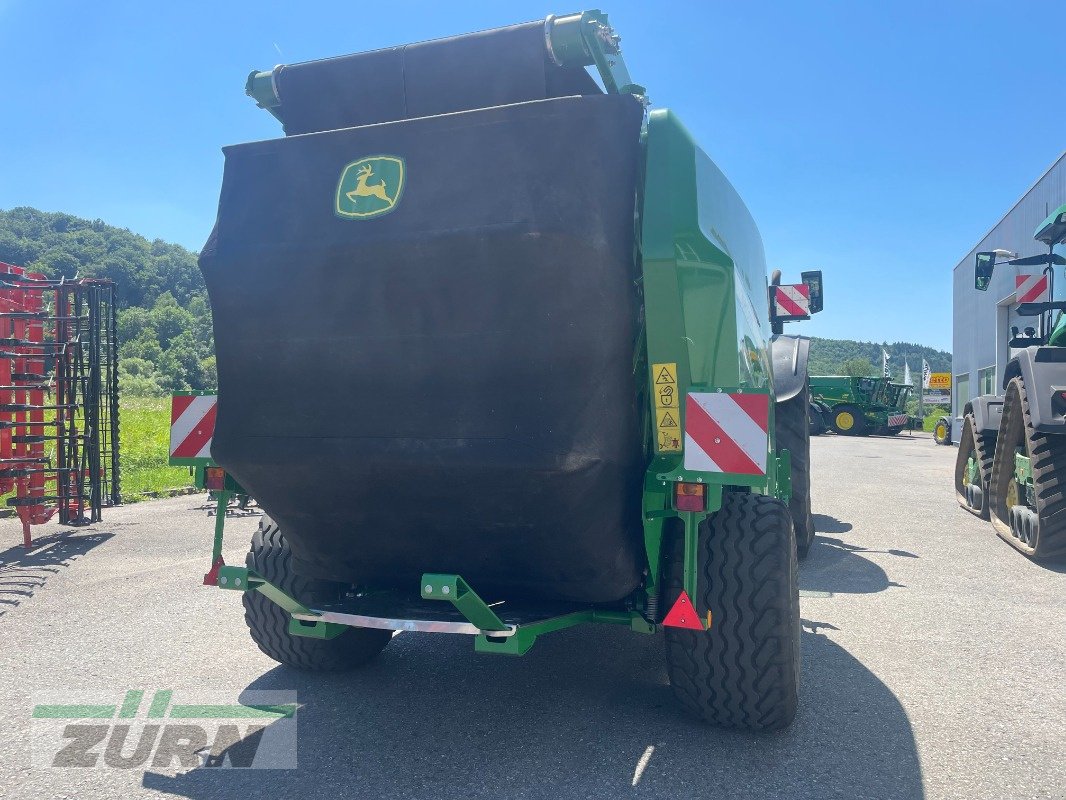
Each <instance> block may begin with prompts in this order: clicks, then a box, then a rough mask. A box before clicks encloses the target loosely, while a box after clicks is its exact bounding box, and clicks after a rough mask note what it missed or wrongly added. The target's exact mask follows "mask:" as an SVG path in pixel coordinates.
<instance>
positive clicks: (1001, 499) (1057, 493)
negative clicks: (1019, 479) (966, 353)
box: [988, 378, 1066, 559]
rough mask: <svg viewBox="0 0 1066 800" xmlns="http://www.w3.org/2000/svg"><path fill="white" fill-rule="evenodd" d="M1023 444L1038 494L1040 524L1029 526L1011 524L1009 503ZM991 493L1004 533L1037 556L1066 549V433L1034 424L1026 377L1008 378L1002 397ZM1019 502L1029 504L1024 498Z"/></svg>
mask: <svg viewBox="0 0 1066 800" xmlns="http://www.w3.org/2000/svg"><path fill="white" fill-rule="evenodd" d="M1019 447H1021V448H1023V449H1025V450H1026V452H1028V454H1029V458H1030V459H1031V464H1032V470H1033V488H1034V490H1035V491H1034V494H1035V496H1036V508H1035V509H1033V511H1035V512H1036V519H1035V523H1036V524H1033V525H1031V526H1027V528H1026V529H1025V530H1024V531H1023V530H1021V529H1020V527H1019V526H1016V525H1012V519H1011V513H1010V511H1009V508H1008V505H1007V493H1008V487H1009V484H1010V482H1011V481H1012V479H1013V478H1014V452H1015V449H1016V448H1019ZM988 495H989V502H988V506H989V511H990V512H991V514H992V526H993V527H994V528H995V529H996V533H998V534H999V536H1000V538H1002V539H1003V540H1004V541H1006V542H1009V543H1010V544H1011V545H1013V546H1014V547H1015V548H1017V549H1018V550H1020V551H1021V552H1023V553H1025V555H1027V556H1029V557H1031V558H1034V559H1042V558H1055V557H1057V556H1061V555H1064V554H1066V435H1062V434H1048V433H1042V432H1040V431H1037V430H1036V429H1035V428H1033V423H1032V418H1031V416H1030V413H1029V399H1028V396H1027V394H1026V388H1025V384H1024V383H1023V381H1022V379H1021V378H1013V379H1012V380H1011V381H1010V383H1008V384H1007V392H1006V396H1005V397H1004V398H1003V418H1002V419H1001V420H1000V423H999V438H998V441H997V446H996V453H995V457H994V458H993V460H992V474H991V479H990V480H989V490H988ZM1020 505H1026V502H1025V500H1022V501H1021V503H1020Z"/></svg>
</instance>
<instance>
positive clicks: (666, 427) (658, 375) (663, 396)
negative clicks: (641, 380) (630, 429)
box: [651, 362, 681, 453]
mask: <svg viewBox="0 0 1066 800" xmlns="http://www.w3.org/2000/svg"><path fill="white" fill-rule="evenodd" d="M651 378H652V392H653V393H654V395H655V441H656V444H657V445H658V447H659V452H660V453H679V452H681V416H680V413H679V411H678V398H677V364H676V363H673V362H670V363H668V364H652V365H651Z"/></svg>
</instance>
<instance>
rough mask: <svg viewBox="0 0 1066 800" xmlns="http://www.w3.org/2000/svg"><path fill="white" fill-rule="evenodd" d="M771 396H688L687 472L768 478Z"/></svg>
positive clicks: (713, 394)
mask: <svg viewBox="0 0 1066 800" xmlns="http://www.w3.org/2000/svg"><path fill="white" fill-rule="evenodd" d="M769 429H770V395H768V394H741V393H737V394H730V393H728V392H714V393H710V392H708V393H701V392H693V393H691V394H689V396H688V398H687V400H686V401H685V469H691V470H700V471H703V472H730V473H735V474H739V475H765V474H766V453H767V450H768V449H769V447H770V434H769Z"/></svg>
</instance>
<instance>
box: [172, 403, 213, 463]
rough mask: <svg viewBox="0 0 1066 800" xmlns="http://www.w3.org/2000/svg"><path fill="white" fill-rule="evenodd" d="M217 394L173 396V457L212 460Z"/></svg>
mask: <svg viewBox="0 0 1066 800" xmlns="http://www.w3.org/2000/svg"><path fill="white" fill-rule="evenodd" d="M217 407H218V397H217V395H200V396H196V395H174V396H173V397H172V398H171V402H170V457H171V458H210V457H211V437H212V436H214V434H215V410H216V408H217Z"/></svg>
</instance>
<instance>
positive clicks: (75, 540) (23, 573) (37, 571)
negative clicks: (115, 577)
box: [0, 531, 114, 616]
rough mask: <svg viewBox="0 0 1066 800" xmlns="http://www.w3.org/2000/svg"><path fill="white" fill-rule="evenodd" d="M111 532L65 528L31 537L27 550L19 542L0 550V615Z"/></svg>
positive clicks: (102, 540) (31, 594) (108, 537)
mask: <svg viewBox="0 0 1066 800" xmlns="http://www.w3.org/2000/svg"><path fill="white" fill-rule="evenodd" d="M112 536H114V534H113V533H99V532H94V533H73V532H67V531H64V532H62V533H53V534H49V535H47V536H44V537H41V538H40V539H34V541H33V546H32V547H31V549H29V550H27V549H26V548H24V547H23V546H22V544H21V543H19V544H17V545H14V546H13V547H9V548H8V549H7V550H0V616H3V614H4V613H6V612H7V611H10V610H11V609H12V608H14V607H15V606H18V605H20V604H21V603H24V602H26V601H27V600H29V599H30V598H31V597H32V596H33V594H34V592H36V591H37V590H38V589H40V588H41V587H42V586H44V585H45V583H47V582H48V579H49V578H51V577H52V576H53V575H56V574H58V573H59V572H60V571H61V570H63V569H66V568H67V567H69V566H70V565H71V564H72V563H73V562H74V560H75V559H78V558H81V557H82V556H84V555H85V554H86V553H88V552H89V551H90V550H92V549H93V548H95V547H96V546H97V545H100V544H103V543H104V542H106V541H107V540H108V539H110V538H111V537H112Z"/></svg>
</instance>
